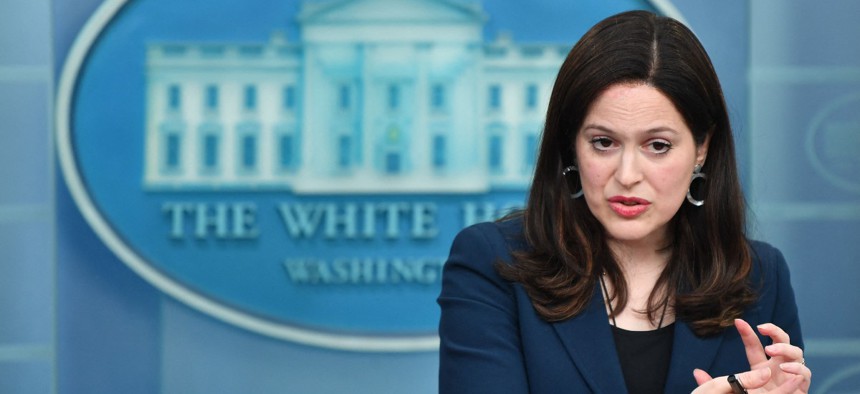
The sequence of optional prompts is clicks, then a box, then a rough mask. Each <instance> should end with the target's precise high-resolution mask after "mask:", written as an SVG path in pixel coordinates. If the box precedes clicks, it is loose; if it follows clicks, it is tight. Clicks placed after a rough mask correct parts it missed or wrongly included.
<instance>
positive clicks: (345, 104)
mask: <svg viewBox="0 0 860 394" xmlns="http://www.w3.org/2000/svg"><path fill="white" fill-rule="evenodd" d="M351 94H352V92H351V89H350V88H349V85H340V89H338V107H339V108H340V109H342V110H348V109H349V106H350V104H351V103H350V101H351V100H350V99H351V97H350V96H351Z"/></svg>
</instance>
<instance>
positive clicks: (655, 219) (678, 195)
mask: <svg viewBox="0 0 860 394" xmlns="http://www.w3.org/2000/svg"><path fill="white" fill-rule="evenodd" d="M707 149H708V141H705V143H704V144H702V145H701V146H696V142H695V140H694V138H693V133H692V132H691V131H690V129H689V128H688V127H687V124H686V122H684V118H683V117H682V116H681V114H680V113H678V111H677V110H676V109H675V106H674V105H673V104H672V102H671V101H669V99H668V98H666V96H664V95H663V93H661V92H660V91H659V90H657V89H655V88H653V87H651V86H648V85H644V84H618V85H613V86H611V87H609V88H608V89H607V90H606V91H604V92H603V93H602V94H601V95H600V96H598V98H597V99H596V100H595V101H594V103H593V104H592V106H591V109H590V110H589V112H588V114H587V115H586V117H585V121H584V122H583V123H582V128H581V129H580V130H579V133H578V134H577V137H576V157H577V167H578V169H579V176H580V179H581V180H582V189H583V191H584V198H585V201H586V203H587V204H588V208H589V209H590V210H591V213H592V214H594V216H595V217H597V220H598V221H600V223H601V224H602V225H603V227H604V228H605V229H606V232H607V234H608V236H609V238H610V240H613V241H615V242H619V243H621V244H628V245H629V246H636V245H640V246H649V247H655V248H660V247H663V246H665V242H666V241H667V240H666V233H667V228H668V223H669V221H670V220H671V219H672V217H674V216H675V213H676V212H678V209H679V208H680V206H681V204H683V203H684V201H685V197H686V194H687V189H688V188H689V185H690V177H691V175H692V173H693V168H694V166H695V165H696V164H697V163H704V160H705V155H706V154H707Z"/></svg>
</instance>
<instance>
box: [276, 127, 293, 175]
mask: <svg viewBox="0 0 860 394" xmlns="http://www.w3.org/2000/svg"><path fill="white" fill-rule="evenodd" d="M294 145H295V137H293V135H292V134H282V135H281V136H280V137H278V165H279V166H280V167H281V168H292V167H293V165H294V162H293V161H294V156H295V155H294V154H293V151H294V149H295V146H294Z"/></svg>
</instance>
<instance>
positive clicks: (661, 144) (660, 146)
mask: <svg viewBox="0 0 860 394" xmlns="http://www.w3.org/2000/svg"><path fill="white" fill-rule="evenodd" d="M669 149H672V144H670V143H669V142H667V141H651V142H649V143H648V150H649V151H651V152H654V153H666V152H668V151H669Z"/></svg>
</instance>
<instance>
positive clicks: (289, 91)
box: [283, 85, 296, 111]
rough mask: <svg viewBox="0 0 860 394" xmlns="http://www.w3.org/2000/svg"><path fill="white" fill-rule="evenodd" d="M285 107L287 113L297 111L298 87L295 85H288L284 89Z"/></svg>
mask: <svg viewBox="0 0 860 394" xmlns="http://www.w3.org/2000/svg"><path fill="white" fill-rule="evenodd" d="M283 106H284V109H285V110H287V111H294V110H295V109H296V87H295V86H293V85H288V86H286V87H284V93H283Z"/></svg>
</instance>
